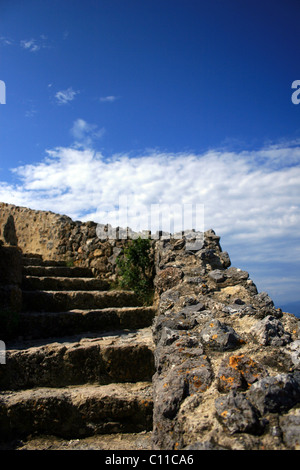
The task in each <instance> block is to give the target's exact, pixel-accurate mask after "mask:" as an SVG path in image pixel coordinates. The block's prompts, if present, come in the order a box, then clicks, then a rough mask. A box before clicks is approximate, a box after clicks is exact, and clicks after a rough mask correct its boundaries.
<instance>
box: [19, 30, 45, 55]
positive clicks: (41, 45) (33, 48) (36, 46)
mask: <svg viewBox="0 0 300 470" xmlns="http://www.w3.org/2000/svg"><path fill="white" fill-rule="evenodd" d="M47 39H48V38H47V36H45V35H44V34H41V35H40V36H39V38H38V39H35V38H31V39H22V40H21V41H20V46H21V47H22V49H26V50H27V51H29V52H37V51H39V50H40V49H45V48H48V47H49V46H48V45H47Z"/></svg>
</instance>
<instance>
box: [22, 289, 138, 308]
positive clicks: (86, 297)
mask: <svg viewBox="0 0 300 470" xmlns="http://www.w3.org/2000/svg"><path fill="white" fill-rule="evenodd" d="M22 295H23V311H27V312H28V311H32V312H47V311H48V312H63V311H66V310H73V309H92V308H93V309H97V308H107V307H136V306H139V302H138V299H137V296H136V295H135V294H134V292H131V291H121V290H120V291H118V290H112V291H25V290H24V291H23V294H22Z"/></svg>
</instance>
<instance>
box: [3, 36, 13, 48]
mask: <svg viewBox="0 0 300 470" xmlns="http://www.w3.org/2000/svg"><path fill="white" fill-rule="evenodd" d="M0 45H4V46H12V45H14V41H13V40H12V39H10V38H8V37H5V36H0Z"/></svg>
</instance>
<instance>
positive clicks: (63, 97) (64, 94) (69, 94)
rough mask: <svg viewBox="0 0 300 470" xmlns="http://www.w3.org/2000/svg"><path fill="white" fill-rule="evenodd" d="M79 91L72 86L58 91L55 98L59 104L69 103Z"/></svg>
mask: <svg viewBox="0 0 300 470" xmlns="http://www.w3.org/2000/svg"><path fill="white" fill-rule="evenodd" d="M78 93H79V92H78V91H74V90H73V88H72V87H69V88H68V89H67V90H61V91H58V92H57V93H56V94H55V98H56V100H57V103H58V104H67V103H70V102H71V101H73V100H74V99H75V96H76V95H77V94H78Z"/></svg>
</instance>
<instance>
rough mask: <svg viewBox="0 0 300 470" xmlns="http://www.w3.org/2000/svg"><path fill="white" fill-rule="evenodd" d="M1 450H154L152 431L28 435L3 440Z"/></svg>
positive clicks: (0, 444) (0, 445)
mask: <svg viewBox="0 0 300 470" xmlns="http://www.w3.org/2000/svg"><path fill="white" fill-rule="evenodd" d="M1 450H52V451H53V450H90V451H91V450H108V451H111V450H117V451H120V450H126V451H129V450H133V451H139V450H140V451H142V450H152V432H151V431H141V432H138V433H114V434H98V435H97V434H96V435H95V436H89V437H83V438H79V439H78V438H77V439H63V438H62V437H57V436H49V435H48V436H44V435H42V436H41V435H39V436H34V437H31V436H28V438H25V439H22V440H20V439H17V440H12V441H6V442H1V443H0V451H1ZM133 455H134V454H133Z"/></svg>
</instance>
